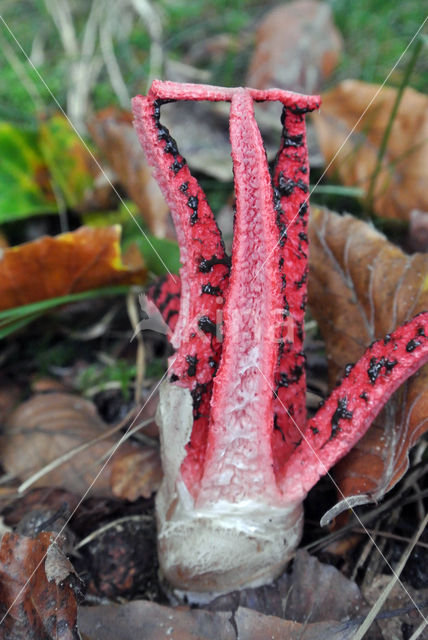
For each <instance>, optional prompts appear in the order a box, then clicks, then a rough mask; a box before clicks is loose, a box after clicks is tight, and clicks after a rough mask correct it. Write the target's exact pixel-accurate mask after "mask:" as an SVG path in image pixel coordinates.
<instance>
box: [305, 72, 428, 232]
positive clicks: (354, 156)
mask: <svg viewBox="0 0 428 640" xmlns="http://www.w3.org/2000/svg"><path fill="white" fill-rule="evenodd" d="M378 91H379V93H378V95H376V94H377V92H378ZM375 95H376V98H375ZM396 96H397V90H396V89H391V88H383V89H381V90H380V88H379V87H378V85H374V84H367V83H365V82H359V81H357V80H346V81H344V82H342V83H341V84H339V85H338V86H337V87H336V88H335V89H333V90H332V91H329V92H328V93H326V94H324V95H323V96H322V105H323V106H322V110H321V112H320V113H319V114H318V115H317V116H316V118H314V119H313V122H314V124H315V126H316V129H317V133H318V138H319V142H320V145H321V149H322V152H323V154H324V156H325V159H326V163H327V164H328V165H330V162H331V163H332V164H331V166H329V169H328V171H329V173H330V174H338V175H339V177H340V179H341V180H342V181H343V182H344V184H346V185H349V186H357V187H360V188H362V189H364V190H365V191H367V189H368V186H369V183H370V179H371V176H372V174H373V170H374V168H375V164H376V160H377V154H378V150H379V146H380V143H381V140H382V136H383V133H384V131H385V128H386V126H387V123H388V120H389V117H390V114H391V110H392V107H393V104H394V101H395V99H396ZM373 98H375V99H374V100H373ZM372 100H373V102H372V103H371V101H372ZM369 104H370V106H369V107H368V105H369ZM367 107H368V109H367ZM366 109H367V111H366V113H365V115H364V117H363V118H362V119H361V121H359V118H360V116H361V114H362V113H363V112H364V111H365V110H366ZM355 123H357V125H356V129H355V131H353V133H352V134H351V135H350V137H349V138H348V135H349V134H350V132H351V129H352V128H353V127H354V125H355ZM347 138H348V139H347ZM345 139H346V143H345V144H343V143H344V141H345ZM342 145H343V146H342ZM336 154H337V155H336ZM427 180H428V96H424V95H423V94H421V93H418V92H417V91H415V90H414V89H410V88H407V89H405V91H404V94H403V97H402V100H401V103H400V106H399V109H398V113H397V115H396V117H395V120H394V123H393V125H392V130H391V135H390V136H389V141H388V146H387V149H386V153H385V156H384V159H383V163H382V167H381V171H380V172H379V175H378V177H377V181H376V186H375V192H374V201H373V207H374V210H375V212H376V213H377V214H378V215H380V216H384V217H388V218H400V219H402V220H408V218H409V215H410V212H411V210H412V209H420V210H422V211H427V210H428V191H427V188H426V184H427Z"/></svg>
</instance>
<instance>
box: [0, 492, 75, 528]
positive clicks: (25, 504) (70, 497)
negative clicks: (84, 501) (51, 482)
mask: <svg viewBox="0 0 428 640" xmlns="http://www.w3.org/2000/svg"><path fill="white" fill-rule="evenodd" d="M78 502H79V496H77V495H75V494H72V493H70V492H69V491H66V490H65V489H52V488H50V487H44V488H42V489H32V490H30V491H28V492H27V493H26V494H25V495H23V496H22V498H17V499H16V500H13V501H10V502H9V503H8V504H7V506H6V507H4V508H3V510H2V514H3V516H4V519H5V522H6V524H8V525H11V526H13V527H16V526H17V525H18V523H19V522H22V520H24V519H25V518H26V516H27V514H28V513H31V512H33V513H34V512H35V511H39V512H43V511H45V512H47V511H49V512H51V513H56V514H64V516H66V517H68V516H69V515H71V512H72V511H73V510H74V509H75V507H76V506H77V504H78Z"/></svg>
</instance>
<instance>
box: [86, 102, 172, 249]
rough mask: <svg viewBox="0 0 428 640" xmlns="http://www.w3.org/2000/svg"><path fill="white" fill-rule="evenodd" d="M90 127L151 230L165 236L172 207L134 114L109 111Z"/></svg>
mask: <svg viewBox="0 0 428 640" xmlns="http://www.w3.org/2000/svg"><path fill="white" fill-rule="evenodd" d="M88 128H89V131H90V133H91V135H92V137H93V138H94V140H95V142H96V143H97V145H98V147H99V148H100V149H101V151H102V153H103V154H104V156H105V157H106V158H107V160H108V162H109V164H110V165H111V167H112V169H113V170H114V172H115V173H116V175H117V176H118V178H119V181H120V183H121V184H122V186H123V187H124V188H125V189H126V190H127V192H128V195H129V196H130V198H131V199H132V200H134V202H136V204H137V205H138V208H139V210H140V213H141V215H142V216H143V218H144V220H145V221H146V222H147V224H148V226H149V229H150V230H151V231H152V233H154V234H155V235H157V236H159V237H164V236H165V234H166V228H167V215H168V211H169V209H168V205H167V204H166V202H165V200H164V197H163V195H162V193H161V191H160V189H159V187H158V184H157V182H156V181H155V180H154V178H153V177H152V170H151V168H150V167H149V166H148V164H147V161H146V157H145V155H144V152H143V150H142V149H141V145H140V143H139V141H138V138H137V134H136V132H135V130H134V128H133V126H132V114H131V113H130V112H127V111H121V110H119V109H114V108H108V109H105V110H104V111H101V112H99V113H98V114H97V115H96V116H95V117H94V118H93V119H92V120H91V121H90V122H89V125H88Z"/></svg>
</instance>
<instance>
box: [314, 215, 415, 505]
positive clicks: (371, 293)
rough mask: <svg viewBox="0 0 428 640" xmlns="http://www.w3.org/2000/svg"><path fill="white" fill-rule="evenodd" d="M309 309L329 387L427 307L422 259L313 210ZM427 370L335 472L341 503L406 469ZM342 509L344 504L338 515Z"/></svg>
mask: <svg viewBox="0 0 428 640" xmlns="http://www.w3.org/2000/svg"><path fill="white" fill-rule="evenodd" d="M310 241H311V257H310V278H309V304H310V307H311V310H312V313H313V314H314V316H315V318H316V320H317V322H318V324H319V326H320V329H321V332H322V334H323V337H324V339H325V343H326V349H327V355H328V360H329V372H330V381H331V383H334V381H335V380H337V378H338V377H339V376H340V375H343V373H344V368H345V365H346V364H348V363H351V362H355V361H356V360H358V358H359V357H360V356H361V355H362V353H363V352H364V350H365V348H366V347H367V346H368V345H369V344H370V343H371V342H372V341H373V340H376V339H380V338H382V337H383V336H385V335H386V334H388V333H389V332H391V331H393V330H394V328H396V327H397V326H398V325H400V324H402V323H403V322H405V321H406V320H408V319H409V318H411V317H412V316H414V315H416V314H417V313H419V312H420V311H423V310H427V309H428V255H426V254H414V255H412V256H408V255H406V254H405V253H403V252H402V251H401V249H399V248H398V247H396V246H395V245H393V244H391V243H390V242H389V241H388V240H387V239H386V238H385V236H383V235H382V234H381V233H379V232H378V231H376V230H375V229H374V228H373V227H372V226H370V225H368V224H366V223H364V222H362V221H360V220H357V219H356V218H353V217H352V216H350V215H345V216H339V215H338V214H335V213H331V212H329V211H326V210H320V209H316V210H314V211H313V212H312V216H311V221H310ZM427 416H428V366H427V365H426V366H425V367H423V368H422V369H420V370H419V371H418V373H417V374H415V375H414V376H412V377H411V378H409V380H408V381H407V382H406V383H405V384H404V385H402V387H401V388H400V389H399V390H398V391H397V392H396V393H395V394H394V396H393V397H392V398H391V400H390V401H389V403H388V404H387V406H386V408H385V409H384V410H383V411H382V412H381V414H380V415H379V417H378V418H377V419H376V421H375V422H374V424H373V425H372V426H371V427H370V429H369V430H368V432H367V433H366V435H365V436H364V437H363V438H362V439H361V440H360V441H359V442H358V444H357V445H356V446H355V447H354V449H353V450H352V451H351V452H350V453H349V454H348V455H347V456H346V457H345V458H344V459H343V460H342V461H341V462H339V464H338V465H337V466H336V468H335V478H336V480H337V482H338V484H339V487H340V490H341V491H342V492H343V494H344V495H345V496H347V497H349V496H359V498H358V503H359V504H361V503H364V502H368V501H370V500H372V499H374V500H377V499H379V498H381V497H382V496H383V495H384V493H385V492H386V491H388V490H389V489H390V488H391V487H393V486H394V484H395V483H396V482H397V481H398V480H399V479H400V478H401V477H402V475H403V474H404V473H405V471H406V470H407V467H408V451H409V449H410V448H411V447H412V446H413V445H414V444H415V442H416V441H417V440H418V438H420V436H421V435H422V434H423V433H425V431H427V429H428V418H427ZM345 508H346V504H345V505H343V504H342V506H341V507H340V509H339V510H343V509H345Z"/></svg>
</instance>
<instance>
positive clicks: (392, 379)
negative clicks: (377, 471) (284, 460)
mask: <svg viewBox="0 0 428 640" xmlns="http://www.w3.org/2000/svg"><path fill="white" fill-rule="evenodd" d="M427 336H428V312H425V313H421V314H419V315H417V316H415V317H414V318H413V319H412V320H410V322H408V323H406V324H404V325H402V326H400V327H398V329H396V330H395V331H394V332H393V333H391V334H389V335H388V336H385V338H383V339H382V340H378V341H376V342H374V343H373V344H372V345H371V346H370V347H369V348H368V349H367V351H366V352H365V353H364V355H363V356H362V357H361V358H360V360H359V361H358V362H357V363H356V364H355V365H354V366H353V367H352V368H350V367H349V370H348V371H347V375H346V377H345V378H344V379H343V380H342V382H341V384H340V385H339V386H338V387H336V388H335V389H334V390H333V392H332V393H331V395H330V396H329V398H328V400H326V402H325V404H324V406H322V407H321V408H320V409H319V410H318V412H317V413H316V415H315V416H314V417H313V418H312V420H310V421H309V423H308V428H307V429H306V432H305V435H304V437H303V439H302V442H301V444H300V446H299V447H297V449H296V450H295V451H294V453H293V454H292V456H291V458H290V460H289V461H288V464H287V468H286V475H285V477H284V481H283V484H282V489H283V491H284V494H285V495H287V497H288V498H289V500H290V501H295V500H296V501H299V500H302V499H303V498H304V497H305V496H306V493H307V492H308V491H309V489H311V488H312V487H313V486H314V485H315V484H316V482H317V481H318V479H319V478H320V477H321V476H323V475H325V474H326V473H327V472H328V470H329V469H330V468H331V467H332V466H333V465H334V464H336V462H337V461H338V460H340V458H342V457H343V456H344V455H345V454H347V453H348V452H349V451H350V450H351V449H352V447H353V446H354V444H355V443H356V442H357V441H358V440H359V439H360V438H361V437H362V436H363V435H364V434H365V433H366V431H367V429H368V428H369V426H370V425H371V423H372V422H373V420H374V418H375V417H376V416H377V414H378V413H379V412H380V410H381V409H382V408H383V406H384V405H385V404H386V402H387V401H388V399H389V398H390V397H391V395H392V394H393V393H394V391H396V389H398V387H400V386H401V385H402V384H403V382H405V380H407V378H409V377H410V376H411V375H413V374H414V373H415V372H416V371H417V370H418V369H419V368H420V367H421V366H422V365H424V364H425V363H426V362H428V338H427Z"/></svg>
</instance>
